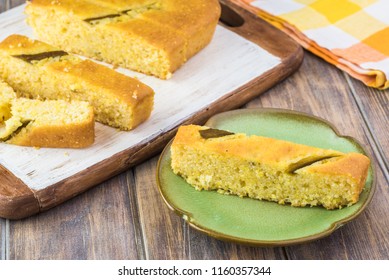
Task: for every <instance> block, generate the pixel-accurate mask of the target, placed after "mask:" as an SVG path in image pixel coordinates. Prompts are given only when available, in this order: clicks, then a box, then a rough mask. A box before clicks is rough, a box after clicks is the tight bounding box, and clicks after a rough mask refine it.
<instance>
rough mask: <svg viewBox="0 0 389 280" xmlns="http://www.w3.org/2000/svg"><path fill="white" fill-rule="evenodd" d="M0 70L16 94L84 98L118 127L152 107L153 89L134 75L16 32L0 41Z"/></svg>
mask: <svg viewBox="0 0 389 280" xmlns="http://www.w3.org/2000/svg"><path fill="white" fill-rule="evenodd" d="M0 75H1V77H2V78H3V79H4V80H5V81H6V82H7V83H8V84H9V85H10V86H11V87H12V88H13V89H14V90H15V91H16V92H17V93H18V95H20V96H21V97H27V98H33V99H37V98H39V99H49V100H57V99H61V100H65V101H72V100H79V101H86V102H88V103H90V104H91V105H92V106H93V108H94V112H95V117H96V120H97V121H99V122H101V123H103V124H107V125H110V126H113V127H117V128H120V129H122V130H131V129H133V128H134V127H136V126H137V125H139V124H140V123H142V122H144V121H145V120H147V119H148V118H149V116H150V114H151V111H152V109H153V103H154V91H153V90H152V89H151V88H150V87H148V86H147V85H145V84H143V83H141V82H140V81H138V80H137V79H133V78H130V77H127V76H126V75H123V74H120V73H118V72H116V71H114V70H112V69H110V68H108V67H105V66H103V65H100V64H97V63H95V62H93V61H90V60H82V59H81V58H78V57H76V56H74V55H70V54H68V53H67V52H65V51H62V50H60V49H58V48H56V47H53V46H50V45H48V44H46V43H43V42H40V41H37V40H32V39H30V38H27V37H25V36H21V35H11V36H9V37H8V38H6V39H5V40H4V41H3V42H1V43H0Z"/></svg>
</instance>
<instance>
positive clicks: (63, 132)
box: [7, 114, 95, 148]
mask: <svg viewBox="0 0 389 280" xmlns="http://www.w3.org/2000/svg"><path fill="white" fill-rule="evenodd" d="M94 124H95V123H94V118H93V114H91V115H90V118H89V120H88V121H86V122H84V123H79V124H71V125H47V126H45V125H40V126H32V127H31V128H29V130H28V132H27V133H20V134H18V135H16V136H15V137H12V138H11V139H10V140H9V141H7V143H9V144H14V145H20V146H30V147H46V148H85V147H88V146H90V145H92V144H93V143H94V139H95V135H94Z"/></svg>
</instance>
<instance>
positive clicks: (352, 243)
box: [247, 53, 389, 259]
mask: <svg viewBox="0 0 389 280" xmlns="http://www.w3.org/2000/svg"><path fill="white" fill-rule="evenodd" d="M318 77H320V78H318ZM376 92H378V91H374V92H370V93H368V94H372V93H376ZM384 94H386V95H387V94H388V91H386V92H384ZM247 107H276V108H287V109H294V110H298V111H303V112H306V113H311V114H314V115H316V116H319V117H322V118H324V119H326V120H328V121H330V122H331V123H332V124H334V125H335V126H336V127H337V128H338V130H339V132H340V133H341V134H343V135H349V136H352V137H354V138H356V139H357V140H359V142H361V143H362V144H363V145H364V146H365V147H366V148H367V150H368V151H370V153H372V154H373V150H375V149H374V148H372V146H374V145H375V143H374V141H372V139H371V135H370V131H369V129H368V128H367V126H366V125H365V122H364V119H363V116H362V114H361V112H360V111H359V109H358V106H357V103H356V100H355V99H354V97H353V94H352V93H351V89H350V88H349V86H348V83H347V80H346V79H345V76H344V75H343V73H342V72H340V71H339V70H337V69H336V68H334V67H331V66H329V65H328V64H327V63H325V62H323V61H322V60H320V59H318V58H316V57H314V56H313V55H311V54H308V53H306V55H305V59H304V63H303V65H302V67H301V68H300V70H299V71H298V72H297V73H296V74H294V75H293V77H291V78H289V79H288V80H287V81H285V82H284V83H282V84H279V85H277V86H276V87H274V88H273V89H271V90H270V91H268V92H267V93H265V94H264V95H262V97H260V98H257V99H256V100H254V101H252V102H250V103H249V104H248V105H247ZM387 110H388V109H386V111H387ZM383 118H384V117H383V116H381V117H380V121H383ZM377 133H379V131H377ZM385 133H386V132H385ZM376 156H377V155H376V154H373V160H374V161H375V163H376V164H375V166H376V169H377V191H376V194H375V196H374V198H373V201H372V203H371V204H370V205H369V206H368V208H367V210H366V211H365V212H364V213H363V214H362V215H361V216H360V217H358V218H357V219H356V220H354V221H352V222H351V223H349V224H346V225H345V226H343V227H342V228H341V229H340V230H337V231H336V232H335V233H334V234H333V235H331V236H329V237H327V238H325V239H323V240H319V241H315V242H312V243H309V244H306V245H298V246H293V247H287V248H286V253H287V257H288V259H382V258H387V257H388V252H389V219H386V218H384V217H385V212H386V213H387V212H388V211H389V203H388V202H389V195H388V189H387V186H388V181H387V180H386V179H385V177H384V176H383V173H382V168H383V167H382V166H380V165H379V164H378V163H377V158H376Z"/></svg>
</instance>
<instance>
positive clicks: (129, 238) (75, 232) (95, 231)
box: [8, 174, 143, 259]
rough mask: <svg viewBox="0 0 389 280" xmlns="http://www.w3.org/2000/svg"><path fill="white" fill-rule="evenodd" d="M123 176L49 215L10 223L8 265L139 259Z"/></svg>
mask: <svg viewBox="0 0 389 280" xmlns="http://www.w3.org/2000/svg"><path fill="white" fill-rule="evenodd" d="M133 188H134V185H133V180H129V181H127V178H126V176H125V175H124V174H122V175H121V176H117V177H115V178H113V179H111V180H109V181H107V182H105V183H103V184H101V185H99V186H98V187H96V188H94V189H93V190H91V191H89V192H87V193H85V194H83V195H80V196H78V197H76V198H74V199H72V200H70V201H68V202H67V203H65V204H63V205H60V206H58V207H56V208H54V209H52V211H49V212H46V213H42V214H40V215H36V216H33V217H31V218H28V219H24V220H17V221H10V228H9V236H10V240H9V248H8V250H9V253H8V254H9V258H10V259H140V258H142V257H143V253H142V250H143V249H142V248H143V245H142V242H141V241H140V239H139V238H138V237H139V236H137V234H138V228H139V226H138V225H139V222H138V216H137V210H136V206H134V204H136V202H134V198H133V197H132V194H131V193H129V190H130V189H133Z"/></svg>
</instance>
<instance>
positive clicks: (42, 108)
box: [0, 82, 95, 148]
mask: <svg viewBox="0 0 389 280" xmlns="http://www.w3.org/2000/svg"><path fill="white" fill-rule="evenodd" d="M94 123H95V122H94V114H93V108H92V107H91V106H90V105H89V104H88V103H86V102H83V101H72V102H70V103H69V102H66V101H63V100H47V101H41V100H30V99H26V98H16V93H15V92H13V90H12V89H11V88H10V87H9V86H8V85H6V84H5V83H4V82H0V142H6V143H9V144H15V145H21V146H32V147H48V148H83V147H87V146H89V145H91V144H93V142H94Z"/></svg>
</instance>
